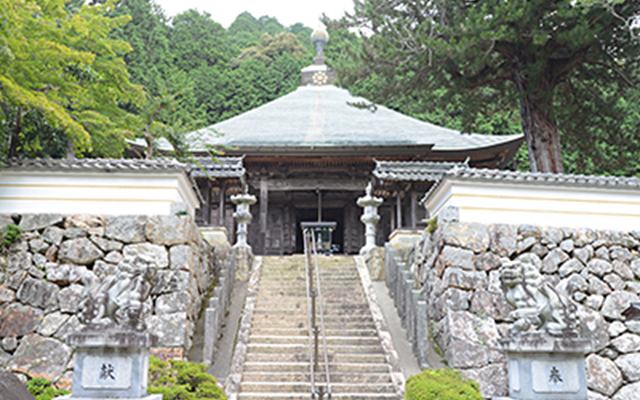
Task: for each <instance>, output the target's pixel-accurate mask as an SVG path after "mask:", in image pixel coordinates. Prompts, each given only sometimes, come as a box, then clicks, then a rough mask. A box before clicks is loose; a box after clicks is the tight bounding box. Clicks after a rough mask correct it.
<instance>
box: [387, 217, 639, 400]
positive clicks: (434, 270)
mask: <svg viewBox="0 0 640 400" xmlns="http://www.w3.org/2000/svg"><path fill="white" fill-rule="evenodd" d="M639 252H640V232H635V231H633V232H614V231H596V230H590V229H569V228H550V227H540V226H531V225H519V226H518V225H502V224H500V225H484V224H476V223H460V222H455V221H453V222H446V223H441V224H440V226H438V228H437V229H436V230H435V231H434V232H432V233H428V232H426V231H425V232H424V233H423V236H422V238H421V240H420V241H419V242H418V243H416V244H415V245H414V246H412V247H411V248H410V249H401V248H392V247H391V246H387V255H386V282H387V285H388V287H389V291H390V294H391V295H392V296H393V298H394V300H395V303H396V306H397V308H398V311H399V313H400V315H401V316H402V318H403V324H404V325H405V327H406V328H407V330H408V333H407V335H408V336H409V339H410V340H411V341H412V343H413V345H414V350H415V353H416V356H417V357H418V359H419V360H420V362H421V363H422V364H423V365H426V364H427V362H426V354H427V346H429V342H430V340H431V344H432V345H433V344H435V345H436V346H437V348H438V349H437V350H438V351H439V352H440V354H441V357H442V360H443V361H445V362H446V363H447V365H448V366H449V367H452V368H456V369H459V370H460V371H462V373H463V374H464V375H466V376H468V377H469V378H472V379H474V380H476V381H478V382H479V383H480V386H481V391H482V394H483V395H484V396H485V397H493V396H505V395H507V392H508V382H507V370H506V357H505V355H504V354H502V353H501V352H500V351H498V350H497V343H498V340H499V339H500V338H504V337H507V336H508V335H509V332H508V328H509V322H508V321H507V316H508V314H509V312H510V311H511V310H512V308H511V306H510V305H509V304H508V303H507V302H506V300H505V298H504V296H503V293H502V290H501V288H500V280H499V268H500V266H501V264H502V262H504V261H508V260H514V259H517V258H529V259H531V260H532V261H533V263H534V264H535V265H536V266H537V267H538V268H539V270H540V272H541V273H542V274H543V276H544V277H545V278H546V279H547V281H549V282H551V283H552V284H553V285H555V287H556V288H557V289H559V290H563V291H565V292H566V293H568V294H569V296H570V297H571V298H572V299H573V301H574V302H575V303H576V304H577V307H578V316H579V318H580V320H581V322H582V329H581V336H583V337H587V338H590V339H592V340H593V342H594V344H595V349H596V350H595V352H594V353H592V354H589V355H588V356H587V359H586V368H587V380H588V388H589V398H590V399H593V400H603V399H613V400H631V399H637V398H638V397H637V396H638V393H640V372H639V371H640V321H626V320H625V318H624V316H623V315H622V314H621V312H622V311H623V310H625V309H626V308H627V307H628V306H629V304H630V303H632V302H640V297H639V294H640V254H639ZM427 339H430V340H427Z"/></svg>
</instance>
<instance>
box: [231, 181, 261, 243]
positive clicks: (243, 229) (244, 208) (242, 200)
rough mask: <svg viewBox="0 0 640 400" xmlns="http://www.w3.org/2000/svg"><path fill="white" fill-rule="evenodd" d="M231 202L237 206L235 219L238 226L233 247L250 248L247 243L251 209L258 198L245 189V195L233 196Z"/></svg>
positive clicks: (234, 214)
mask: <svg viewBox="0 0 640 400" xmlns="http://www.w3.org/2000/svg"><path fill="white" fill-rule="evenodd" d="M231 202H232V203H233V204H235V205H236V212H234V213H233V219H235V220H236V223H237V224H238V229H237V231H236V234H237V237H236V244H235V245H233V247H250V246H249V244H248V243H247V233H248V231H247V225H249V222H251V219H252V216H251V211H250V207H251V206H252V205H254V204H255V203H256V196H253V195H250V194H249V193H247V189H246V187H245V190H244V193H242V194H237V195H234V196H231Z"/></svg>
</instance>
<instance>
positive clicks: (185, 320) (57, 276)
mask: <svg viewBox="0 0 640 400" xmlns="http://www.w3.org/2000/svg"><path fill="white" fill-rule="evenodd" d="M9 223H13V224H18V225H19V226H20V227H21V228H22V229H23V230H24V232H23V233H22V235H21V240H20V241H18V242H16V243H14V244H13V245H12V246H11V247H10V249H2V250H4V251H3V253H2V254H1V255H0V365H2V366H6V367H7V368H9V369H10V370H12V371H14V372H17V373H23V374H26V375H29V376H32V377H44V378H46V379H48V380H51V381H54V382H58V386H60V387H65V388H66V387H69V386H70V384H71V376H72V371H71V369H72V364H73V357H72V354H73V350H72V349H71V348H69V347H68V346H67V345H66V344H65V342H64V340H65V338H66V336H67V335H68V334H69V333H71V332H74V331H77V330H78V329H80V328H82V326H83V325H82V324H81V322H80V321H79V319H78V316H77V313H78V311H79V305H80V302H81V300H82V298H83V296H84V294H85V292H86V291H87V288H90V287H94V285H96V284H99V283H100V282H101V281H102V280H103V279H104V278H105V277H107V276H109V275H110V274H113V273H115V272H116V271H117V269H118V266H122V265H123V264H126V263H132V262H133V260H134V259H135V258H136V256H137V255H144V257H145V259H146V260H153V261H152V263H153V264H155V266H156V267H157V273H156V276H155V278H154V280H153V282H152V288H151V296H150V299H149V300H147V301H148V303H147V305H148V306H149V307H150V309H151V310H152V311H151V315H150V316H149V317H148V318H147V321H146V323H147V327H148V331H149V332H150V333H153V334H155V335H157V336H158V347H157V348H154V349H152V352H153V353H155V354H156V355H158V356H159V357H164V358H183V357H184V355H185V354H186V351H187V350H188V349H189V348H190V347H191V338H192V335H193V333H194V326H195V322H196V320H197V318H198V314H199V312H200V307H201V303H202V301H203V299H204V297H205V294H207V292H208V290H209V289H210V287H211V285H212V284H213V283H214V282H215V279H217V278H219V277H220V275H221V271H222V270H224V269H228V268H229V266H228V265H227V264H228V263H229V262H232V261H231V260H232V257H228V255H229V250H230V249H229V247H226V248H225V247H221V248H212V247H211V246H210V245H209V244H207V243H206V242H205V241H204V240H203V239H202V236H201V235H200V232H199V231H198V228H197V226H196V225H195V224H194V222H193V220H192V218H191V217H190V216H168V215H161V216H149V217H148V216H115V217H109V216H97V215H71V216H64V215H59V214H30V215H29V214H27V215H21V216H11V217H10V216H7V215H0V228H3V227H4V226H5V225H6V224H9Z"/></svg>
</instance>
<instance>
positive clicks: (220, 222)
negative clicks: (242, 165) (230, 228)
mask: <svg viewBox="0 0 640 400" xmlns="http://www.w3.org/2000/svg"><path fill="white" fill-rule="evenodd" d="M226 183H227V181H222V184H221V185H220V194H219V196H220V197H219V199H218V225H219V226H224V208H225V204H224V196H225V193H224V192H225V190H226V189H227V188H226V186H227V185H226Z"/></svg>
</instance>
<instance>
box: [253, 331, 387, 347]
mask: <svg viewBox="0 0 640 400" xmlns="http://www.w3.org/2000/svg"><path fill="white" fill-rule="evenodd" d="M318 339H319V340H320V341H322V336H318ZM326 340H327V345H342V346H380V341H379V340H378V338H377V337H372V336H364V337H360V336H327V337H326ZM249 343H260V344H306V345H307V346H308V345H309V336H306V335H305V336H300V335H298V336H281V335H277V336H275V335H254V334H253V333H252V334H251V336H250V338H249Z"/></svg>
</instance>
